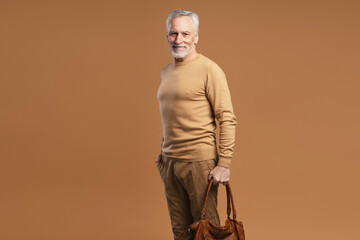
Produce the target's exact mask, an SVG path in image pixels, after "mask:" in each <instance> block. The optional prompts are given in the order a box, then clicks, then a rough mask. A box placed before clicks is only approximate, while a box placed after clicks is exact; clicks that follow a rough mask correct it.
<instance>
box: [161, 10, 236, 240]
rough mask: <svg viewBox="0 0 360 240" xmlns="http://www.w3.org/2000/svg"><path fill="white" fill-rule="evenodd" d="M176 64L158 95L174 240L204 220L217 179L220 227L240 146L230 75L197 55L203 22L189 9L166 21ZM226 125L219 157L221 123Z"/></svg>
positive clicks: (211, 211) (213, 203)
mask: <svg viewBox="0 0 360 240" xmlns="http://www.w3.org/2000/svg"><path fill="white" fill-rule="evenodd" d="M166 25H167V36H166V37H167V41H168V43H169V45H170V50H171V53H172V55H173V57H174V62H172V63H170V64H168V65H166V66H165V67H164V68H163V69H162V71H161V84H160V87H159V90H158V92H157V98H158V101H159V105H160V113H161V120H162V127H163V138H162V143H161V153H160V154H159V155H158V156H157V158H156V160H155V162H156V163H157V166H158V169H159V172H160V175H161V179H162V181H163V182H164V185H165V195H166V199H167V205H168V209H169V214H170V218H171V225H172V230H173V233H174V239H179V238H180V236H181V235H182V233H183V232H184V231H185V230H186V229H187V227H188V226H189V225H190V224H191V223H193V222H194V221H196V220H198V219H199V218H200V216H201V209H202V205H203V203H204V199H205V193H206V188H207V186H208V181H209V179H211V178H213V180H214V183H215V185H214V186H213V187H212V189H211V192H210V195H209V200H208V209H207V213H206V216H205V218H206V219H208V220H210V221H212V222H214V223H216V224H218V225H220V220H219V215H218V212H217V209H216V208H217V192H218V183H222V184H227V183H228V181H229V179H230V164H231V159H232V155H233V149H234V145H235V127H236V123H237V122H236V117H235V115H234V111H233V107H232V103H231V96H230V91H229V88H228V84H227V81H226V78H225V74H224V72H223V71H222V70H221V69H220V67H219V66H218V65H217V64H216V63H214V62H213V61H212V60H210V59H209V58H207V57H205V56H204V55H202V54H200V53H198V52H197V51H196V44H197V43H198V41H199V35H198V31H199V18H198V16H197V15H196V14H195V13H192V12H189V11H183V10H175V11H173V12H171V13H170V14H169V16H168V18H167V20H166ZM215 118H216V119H218V121H219V124H220V136H219V141H220V142H219V153H218V151H217V147H216V135H215V132H214V130H215V129H216V121H215Z"/></svg>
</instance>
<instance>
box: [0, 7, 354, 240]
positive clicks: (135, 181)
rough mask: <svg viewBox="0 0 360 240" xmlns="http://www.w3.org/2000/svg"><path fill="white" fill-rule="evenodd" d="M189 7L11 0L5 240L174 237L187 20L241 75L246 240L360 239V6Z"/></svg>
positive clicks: (239, 184)
mask: <svg viewBox="0 0 360 240" xmlns="http://www.w3.org/2000/svg"><path fill="white" fill-rule="evenodd" d="M176 2H177V1H156V2H153V1H143V2H139V1H130V2H128V3H123V2H122V1H1V3H0V28H1V39H0V41H1V44H0V48H1V49H0V50H1V53H0V66H1V71H0V79H1V80H0V124H1V125H0V127H1V128H0V158H1V166H0V194H1V196H0V239H4V240H13V239H27V240H32V239H46V240H49V239H51V240H57V239H68V240H72V239H76V240H77V239H86V240H90V239H94V240H95V239H96V240H98V239H106V240H108V239H109V240H110V239H171V230H170V221H169V216H168V213H167V207H166V202H165V196H164V192H163V186H162V182H161V180H160V178H159V176H158V172H157V169H156V166H155V165H154V163H153V161H154V160H155V157H156V155H157V154H158V152H159V151H160V143H161V136H162V128H161V120H160V114H159V108H158V102H157V99H156V92H157V89H158V86H159V83H160V69H161V67H162V66H164V65H165V64H167V63H168V62H170V61H172V57H171V54H170V51H169V49H168V45H167V43H166V41H165V34H166V30H165V19H166V17H167V15H168V13H169V12H170V11H171V10H174V9H178V8H181V9H186V10H192V11H195V12H197V13H198V14H199V16H200V33H199V34H200V41H199V45H198V51H199V52H201V53H202V54H204V55H205V56H207V57H209V58H211V59H212V60H214V61H215V62H217V63H218V64H219V65H220V66H221V67H222V68H223V70H224V71H225V73H226V75H227V78H228V83H229V86H230V91H231V94H232V100H233V105H234V110H235V114H236V116H237V118H238V122H239V124H238V127H237V133H236V135H237V139H236V149H235V154H234V159H233V165H232V178H231V183H232V186H233V191H234V197H235V203H236V206H237V208H238V215H239V217H240V219H241V220H242V221H243V222H244V224H245V229H246V235H247V238H248V239H251V240H262V239H277V240H289V239H291V240H298V239H299V240H300V239H309V240H319V239H320V240H322V239H324V240H325V239H326V240H333V239H349V240H350V239H360V232H359V226H358V224H359V215H360V214H359V213H360V207H359V202H360V192H359V182H360V175H359V169H360V168H359V167H360V161H359V159H360V154H359V142H360V141H359V136H360V128H359V122H360V113H359V100H360V99H359V96H358V94H359V87H360V83H359V79H360V71H359V63H360V61H359V56H360V55H359V54H360V48H359V42H360V31H359V26H360V17H359V10H360V8H359V7H360V4H359V2H358V1H355V0H354V1H313V0H312V1H300V0H298V1H265V0H262V1H209V0H207V1H181V2H178V3H176ZM221 189H223V188H221ZM223 193H224V192H222V191H221V192H220V195H221V196H220V205H221V207H220V211H221V214H222V222H223V221H224V217H223V216H224V215H225V212H224V208H223V205H224V204H225V202H224V198H223ZM140 228H141V229H140Z"/></svg>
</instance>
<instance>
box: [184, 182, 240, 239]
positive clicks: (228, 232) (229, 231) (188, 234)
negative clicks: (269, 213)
mask: <svg viewBox="0 0 360 240" xmlns="http://www.w3.org/2000/svg"><path fill="white" fill-rule="evenodd" d="M212 184H213V180H212V179H211V180H210V182H209V186H208V189H207V192H206V197H205V202H204V205H203V209H202V213H201V218H200V220H198V221H196V222H194V223H192V224H191V225H190V226H189V227H188V229H187V230H186V231H185V232H184V233H183V235H182V237H181V240H245V231H244V226H243V223H242V222H241V221H237V220H236V210H235V205H234V200H233V196H232V192H231V188H230V185H229V184H227V185H226V195H227V219H226V221H225V225H224V226H219V225H216V224H214V223H212V222H210V221H208V220H206V219H204V217H205V214H206V207H207V200H208V196H209V192H210V189H211V186H212ZM231 209H232V213H233V216H232V217H233V218H232V219H231V218H230V213H231Z"/></svg>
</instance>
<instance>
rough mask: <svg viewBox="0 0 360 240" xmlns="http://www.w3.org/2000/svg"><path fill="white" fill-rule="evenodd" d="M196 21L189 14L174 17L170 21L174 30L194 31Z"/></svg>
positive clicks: (171, 28)
mask: <svg viewBox="0 0 360 240" xmlns="http://www.w3.org/2000/svg"><path fill="white" fill-rule="evenodd" d="M194 28H195V26H194V22H193V20H192V19H191V17H189V16H178V17H174V18H173V19H172V20H171V22H170V30H173V31H194Z"/></svg>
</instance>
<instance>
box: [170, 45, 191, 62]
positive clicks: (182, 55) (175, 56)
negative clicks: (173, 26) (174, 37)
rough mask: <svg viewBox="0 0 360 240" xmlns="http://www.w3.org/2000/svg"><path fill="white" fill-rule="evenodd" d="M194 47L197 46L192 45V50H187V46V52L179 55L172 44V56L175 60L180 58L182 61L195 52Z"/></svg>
mask: <svg viewBox="0 0 360 240" xmlns="http://www.w3.org/2000/svg"><path fill="white" fill-rule="evenodd" d="M194 46H195V44H191V47H190V48H187V46H186V48H187V49H186V50H185V52H182V53H178V52H175V51H174V49H173V45H171V44H170V50H171V54H172V55H173V57H174V58H180V59H181V58H185V57H187V56H188V55H189V54H190V53H191V52H192V51H193V50H194Z"/></svg>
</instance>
